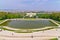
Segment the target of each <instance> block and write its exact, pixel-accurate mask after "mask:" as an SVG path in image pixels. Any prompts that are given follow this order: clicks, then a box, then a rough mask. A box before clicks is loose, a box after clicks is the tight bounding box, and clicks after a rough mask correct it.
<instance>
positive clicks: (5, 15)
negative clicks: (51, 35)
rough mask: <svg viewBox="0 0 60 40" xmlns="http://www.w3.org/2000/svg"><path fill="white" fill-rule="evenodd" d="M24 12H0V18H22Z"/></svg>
mask: <svg viewBox="0 0 60 40" xmlns="http://www.w3.org/2000/svg"><path fill="white" fill-rule="evenodd" d="M23 16H25V13H10V12H8V13H7V12H0V20H3V19H12V18H23Z"/></svg>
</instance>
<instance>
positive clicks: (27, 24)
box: [1, 20, 57, 29]
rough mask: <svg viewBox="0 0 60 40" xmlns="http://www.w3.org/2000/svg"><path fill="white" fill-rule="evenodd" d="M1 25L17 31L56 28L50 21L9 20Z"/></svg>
mask: <svg viewBox="0 0 60 40" xmlns="http://www.w3.org/2000/svg"><path fill="white" fill-rule="evenodd" d="M1 25H2V26H9V27H12V28H18V29H35V28H43V27H46V26H48V27H49V26H57V25H55V24H54V23H53V22H51V21H50V20H9V21H7V22H5V23H3V24H1Z"/></svg>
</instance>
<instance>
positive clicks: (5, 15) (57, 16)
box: [0, 12, 60, 21]
mask: <svg viewBox="0 0 60 40" xmlns="http://www.w3.org/2000/svg"><path fill="white" fill-rule="evenodd" d="M25 15H26V13H11V12H0V20H4V19H13V18H23V17H24V16H25ZM36 16H38V18H46V19H54V20H57V21H60V12H52V13H51V14H48V13H45V14H42V13H37V15H36ZM36 16H34V17H33V18H36ZM24 18H29V17H24Z"/></svg>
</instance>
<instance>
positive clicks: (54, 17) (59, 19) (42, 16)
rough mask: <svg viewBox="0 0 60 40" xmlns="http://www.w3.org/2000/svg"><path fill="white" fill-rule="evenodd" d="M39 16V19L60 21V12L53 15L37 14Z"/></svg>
mask: <svg viewBox="0 0 60 40" xmlns="http://www.w3.org/2000/svg"><path fill="white" fill-rule="evenodd" d="M37 16H38V17H39V18H47V19H53V20H57V21H60V12H57V13H56V12H53V13H51V14H48V13H46V14H37Z"/></svg>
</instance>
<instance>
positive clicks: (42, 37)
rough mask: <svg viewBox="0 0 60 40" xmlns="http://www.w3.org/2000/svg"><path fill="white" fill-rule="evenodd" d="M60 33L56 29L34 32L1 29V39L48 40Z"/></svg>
mask: <svg viewBox="0 0 60 40" xmlns="http://www.w3.org/2000/svg"><path fill="white" fill-rule="evenodd" d="M58 35H60V34H59V33H58V31H56V29H52V30H47V31H44V32H43V31H39V32H34V33H14V32H10V31H0V40H48V39H51V38H54V37H57V36H58Z"/></svg>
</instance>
